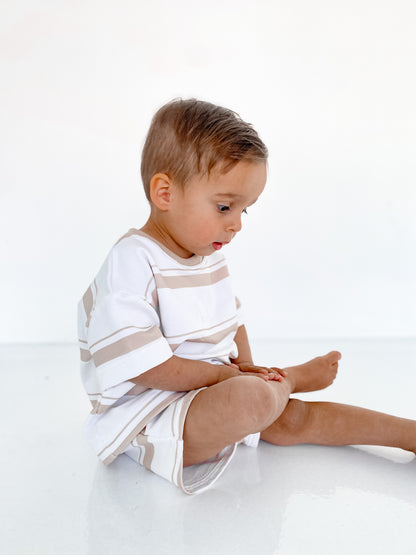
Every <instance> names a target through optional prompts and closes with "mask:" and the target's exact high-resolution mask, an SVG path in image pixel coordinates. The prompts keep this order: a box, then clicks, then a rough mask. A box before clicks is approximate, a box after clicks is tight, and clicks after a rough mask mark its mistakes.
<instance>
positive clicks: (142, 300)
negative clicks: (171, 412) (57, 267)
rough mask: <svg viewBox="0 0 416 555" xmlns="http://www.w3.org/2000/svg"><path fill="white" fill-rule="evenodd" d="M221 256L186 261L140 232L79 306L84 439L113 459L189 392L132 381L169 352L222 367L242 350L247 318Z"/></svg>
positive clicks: (115, 253) (118, 249)
mask: <svg viewBox="0 0 416 555" xmlns="http://www.w3.org/2000/svg"><path fill="white" fill-rule="evenodd" d="M239 308H240V307H239V302H238V300H237V299H236V298H235V297H234V294H233V292H232V287H231V280H230V277H229V273H228V269H227V265H226V262H225V259H224V256H223V255H222V253H220V252H218V251H217V252H214V253H213V254H211V255H210V256H204V257H202V256H197V255H194V256H192V257H191V258H187V259H185V258H180V257H179V256H177V255H175V254H174V253H172V252H171V251H169V250H168V249H167V248H166V247H164V246H163V245H161V244H160V243H158V242H157V241H156V240H155V239H153V238H151V237H149V236H148V235H146V234H145V233H143V232H142V231H139V230H137V229H130V230H129V232H128V233H127V234H126V235H124V236H123V237H121V239H120V240H119V241H118V242H117V243H116V244H115V245H114V246H113V248H112V249H111V251H110V252H109V254H108V256H107V258H106V260H105V261H104V263H103V265H102V267H101V268H100V270H99V272H98V274H97V275H96V277H95V279H94V280H93V282H92V283H91V284H90V286H89V287H88V289H87V291H86V292H85V294H84V296H83V298H82V299H81V301H80V302H79V304H78V333H79V345H80V351H81V378H82V382H83V385H84V387H85V390H86V392H87V394H88V397H89V399H90V401H91V404H92V411H91V414H90V416H89V418H88V420H87V424H86V434H87V439H88V440H89V442H90V443H91V444H92V446H93V448H94V450H95V451H96V453H97V455H98V456H99V457H100V458H101V460H103V461H104V463H106V464H108V463H110V462H112V461H113V460H114V459H115V458H116V457H117V455H119V454H120V453H122V452H123V451H124V450H125V449H126V447H127V446H128V445H129V443H130V441H131V440H132V439H133V437H135V436H136V435H137V434H138V433H139V432H140V431H141V430H142V429H143V428H144V426H145V425H146V424H147V422H149V420H151V418H153V417H154V416H156V415H157V414H158V413H160V412H161V411H162V410H164V409H165V408H166V407H167V406H168V405H169V404H170V403H172V402H173V401H175V400H176V399H178V398H179V397H181V396H182V395H184V394H185V393H184V392H175V391H162V390H157V389H149V388H146V387H144V386H139V385H135V384H134V383H133V382H131V381H129V380H131V379H132V378H134V377H136V376H139V375H140V374H142V373H143V372H146V371H147V370H150V369H151V368H154V367H155V366H158V365H159V364H162V363H163V362H165V361H166V360H168V359H169V358H170V357H171V356H172V355H173V354H174V355H176V356H179V357H183V358H187V359H191V360H203V361H207V362H212V363H216V364H221V363H225V362H229V361H230V359H231V358H236V357H237V355H238V352H237V346H236V344H235V342H234V337H235V334H236V332H237V328H238V326H239V325H241V324H242V322H241V315H240V310H239Z"/></svg>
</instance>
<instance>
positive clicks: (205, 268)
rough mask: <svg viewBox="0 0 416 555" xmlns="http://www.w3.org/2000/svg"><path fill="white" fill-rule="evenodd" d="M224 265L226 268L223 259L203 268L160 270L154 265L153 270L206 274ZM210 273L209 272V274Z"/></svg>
mask: <svg viewBox="0 0 416 555" xmlns="http://www.w3.org/2000/svg"><path fill="white" fill-rule="evenodd" d="M220 264H221V265H224V266H225V260H224V259H221V260H217V262H214V263H213V264H210V265H209V266H204V267H203V268H178V267H174V268H159V267H158V266H154V265H152V269H153V272H175V273H176V272H186V273H188V272H205V271H206V270H209V269H211V268H215V266H218V265H220ZM208 273H209V272H208Z"/></svg>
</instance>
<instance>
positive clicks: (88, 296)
mask: <svg viewBox="0 0 416 555" xmlns="http://www.w3.org/2000/svg"><path fill="white" fill-rule="evenodd" d="M82 301H83V303H84V310H85V314H86V316H87V321H86V322H85V327H87V328H88V326H89V325H90V320H91V312H92V306H93V302H94V297H93V294H92V288H91V285H90V286H89V287H88V289H87V290H86V291H85V293H84V296H83V297H82Z"/></svg>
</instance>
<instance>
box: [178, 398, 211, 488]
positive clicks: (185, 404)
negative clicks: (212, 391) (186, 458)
mask: <svg viewBox="0 0 416 555" xmlns="http://www.w3.org/2000/svg"><path fill="white" fill-rule="evenodd" d="M203 389H206V388H205V387H201V388H200V389H197V390H194V391H189V392H188V393H187V394H186V397H185V399H184V400H183V402H182V403H181V412H180V413H179V424H178V426H179V438H178V439H179V441H181V440H182V439H183V429H184V426H185V419H186V415H187V413H188V409H189V407H190V405H191V403H192V401H193V400H194V399H195V397H196V396H197V395H198V393H199V392H200V391H202V390H203ZM179 441H178V442H177V444H176V455H175V464H174V466H173V471H174V469H175V467H176V462H177V457H178V448H179ZM182 471H183V459H182V464H180V465H179V468H178V471H177V475H176V481H175V477H174V475H173V472H172V482H173V483H174V484H177V485H178V486H179V487H182V488H183V481H182Z"/></svg>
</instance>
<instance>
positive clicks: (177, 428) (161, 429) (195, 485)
mask: <svg viewBox="0 0 416 555" xmlns="http://www.w3.org/2000/svg"><path fill="white" fill-rule="evenodd" d="M203 389H205V388H204V387H202V388H201V389H195V390H193V391H188V392H187V393H186V394H185V395H184V396H183V397H180V398H179V399H177V400H176V401H174V402H173V403H171V404H170V405H169V406H168V407H167V408H166V409H165V410H163V411H162V412H161V413H160V414H158V415H157V416H155V417H154V418H153V419H152V420H150V422H149V423H148V424H147V426H146V427H145V428H144V429H143V430H142V431H141V432H140V433H139V434H138V435H137V436H136V437H135V438H134V439H133V440H132V441H131V443H130V445H129V446H128V447H127V449H126V450H125V451H124V453H125V454H126V455H128V456H129V457H130V458H131V459H133V460H134V461H135V462H138V463H139V464H141V465H143V466H144V467H145V468H147V469H148V470H151V471H152V472H155V473H156V474H158V475H159V476H162V477H163V478H166V480H169V481H170V482H172V483H173V484H175V485H176V486H178V487H179V488H180V489H181V490H182V491H184V492H185V493H187V494H189V495H192V494H194V493H200V492H202V491H204V490H206V489H207V488H209V487H210V486H211V485H212V484H213V483H214V482H215V481H216V480H217V479H218V478H219V477H220V476H221V474H222V473H223V472H224V470H225V469H226V467H227V466H228V464H229V463H230V461H231V459H232V457H233V455H234V453H235V450H236V448H237V445H238V443H244V444H246V445H249V446H250V447H257V445H258V442H259V439H260V433H256V434H250V435H249V436H246V437H245V438H244V439H243V440H241V441H240V442H238V443H235V444H232V445H228V446H227V447H225V448H224V449H223V450H222V451H221V452H220V453H218V454H217V455H216V456H215V457H212V458H211V459H209V460H207V461H204V462H202V463H199V464H194V465H192V466H188V467H186V468H183V428H184V424H185V418H186V414H187V412H188V409H189V406H190V404H191V403H192V401H193V399H194V397H195V396H196V395H197V394H198V393H199V392H200V391H202V390H203Z"/></svg>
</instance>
